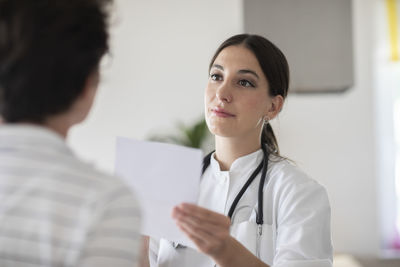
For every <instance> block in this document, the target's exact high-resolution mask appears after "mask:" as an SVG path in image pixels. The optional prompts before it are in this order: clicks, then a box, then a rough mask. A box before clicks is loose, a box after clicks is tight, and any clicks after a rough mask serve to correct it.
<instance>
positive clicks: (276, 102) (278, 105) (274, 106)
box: [267, 95, 284, 120]
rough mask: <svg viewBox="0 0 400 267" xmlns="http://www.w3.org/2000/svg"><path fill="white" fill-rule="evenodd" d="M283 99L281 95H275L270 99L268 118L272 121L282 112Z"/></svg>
mask: <svg viewBox="0 0 400 267" xmlns="http://www.w3.org/2000/svg"><path fill="white" fill-rule="evenodd" d="M283 102H284V99H283V97H282V96H281V95H277V96H274V97H272V98H271V107H270V109H269V110H268V115H267V116H268V118H270V120H272V119H273V118H275V117H276V116H277V115H278V114H279V112H280V111H281V110H282V107H283Z"/></svg>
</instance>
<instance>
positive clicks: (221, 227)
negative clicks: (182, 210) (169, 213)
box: [176, 214, 229, 235]
mask: <svg viewBox="0 0 400 267" xmlns="http://www.w3.org/2000/svg"><path fill="white" fill-rule="evenodd" d="M176 220H177V222H181V223H186V224H187V225H188V226H190V227H192V228H194V229H199V230H202V231H204V232H207V233H208V234H210V235H215V234H217V233H221V232H222V233H224V234H229V225H225V224H215V223H210V222H207V221H203V220H200V219H198V218H196V217H193V216H190V215H183V214H181V215H177V216H176Z"/></svg>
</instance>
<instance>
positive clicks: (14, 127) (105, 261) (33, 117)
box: [0, 0, 140, 267]
mask: <svg viewBox="0 0 400 267" xmlns="http://www.w3.org/2000/svg"><path fill="white" fill-rule="evenodd" d="M111 2H112V1H111V0H0V117H2V121H3V122H2V123H1V125H0V266H3V267H4V266H96V267H101V266H136V264H137V261H138V260H137V259H138V254H139V243H140V235H139V217H140V216H139V208H138V204H137V201H136V198H135V196H134V195H133V194H132V192H131V191H130V189H129V188H128V187H127V186H126V185H124V184H123V183H122V182H121V181H120V180H119V179H117V178H115V177H112V176H108V175H105V174H103V173H100V172H98V171H96V170H95V169H94V168H93V167H92V166H90V165H88V164H86V163H83V162H82V161H80V160H79V159H77V158H76V157H75V156H74V154H73V152H72V151H71V150H70V149H69V148H68V146H67V145H66V143H65V139H66V137H67V135H68V132H69V129H70V128H71V127H72V126H73V125H75V124H78V123H80V122H82V121H83V120H84V119H85V118H86V116H87V114H88V113H89V111H90V108H91V106H92V103H93V100H94V98H95V95H96V92H97V87H98V83H99V62H100V60H101V58H102V57H103V55H104V54H106V53H107V52H108V48H109V47H108V39H109V34H108V20H109V19H108V9H109V7H110V4H111Z"/></svg>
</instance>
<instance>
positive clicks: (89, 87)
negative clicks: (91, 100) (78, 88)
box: [81, 69, 100, 98]
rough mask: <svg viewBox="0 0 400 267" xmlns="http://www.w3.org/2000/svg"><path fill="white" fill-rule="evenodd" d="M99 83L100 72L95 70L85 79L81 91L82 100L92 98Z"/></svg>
mask: <svg viewBox="0 0 400 267" xmlns="http://www.w3.org/2000/svg"><path fill="white" fill-rule="evenodd" d="M99 82H100V72H99V70H98V69H96V70H94V71H93V72H92V73H91V74H90V75H89V76H88V77H87V78H86V82H85V86H84V88H83V90H82V94H81V96H82V97H83V98H84V97H87V96H90V97H93V95H94V94H95V93H96V91H97V87H98V86H99Z"/></svg>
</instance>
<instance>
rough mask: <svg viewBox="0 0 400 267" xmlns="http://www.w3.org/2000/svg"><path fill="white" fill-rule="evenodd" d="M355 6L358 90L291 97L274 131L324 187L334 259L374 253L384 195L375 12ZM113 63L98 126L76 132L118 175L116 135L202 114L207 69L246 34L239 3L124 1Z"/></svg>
mask: <svg viewBox="0 0 400 267" xmlns="http://www.w3.org/2000/svg"><path fill="white" fill-rule="evenodd" d="M375 1H377V0H354V12H353V13H354V48H355V75H356V77H355V80H356V83H355V87H354V88H352V89H351V90H349V91H348V92H346V93H344V94H340V95H320V96H310V95H304V96H297V95H291V96H290V97H289V99H288V101H287V104H286V107H285V109H284V111H283V112H282V113H281V115H280V117H279V120H278V121H276V122H275V129H276V131H277V132H278V136H279V137H278V138H279V141H280V145H281V150H282V152H283V154H285V155H287V156H288V157H290V158H291V159H293V160H295V161H296V162H297V163H298V164H299V165H300V166H301V167H302V168H303V169H305V170H306V171H307V172H308V173H309V174H310V175H311V176H312V177H313V178H315V179H317V180H318V181H320V182H321V183H322V184H324V185H325V186H326V187H327V189H328V193H329V196H330V199H331V204H332V227H333V240H334V246H335V249H336V251H338V252H352V253H356V254H363V255H365V254H376V253H377V251H378V246H379V244H378V242H379V238H378V225H377V216H378V215H377V214H378V213H377V204H376V198H377V190H376V184H377V181H376V178H375V177H376V175H375V165H376V164H375V161H374V135H373V133H374V130H373V129H374V118H373V114H374V113H373V99H372V96H373V88H372V84H373V81H372V72H371V58H372V49H373V47H372V43H373V23H372V22H373V20H372V19H371V18H372V17H373V12H372V11H373V5H374V2H375ZM117 3H118V6H117V16H116V20H117V21H116V22H115V25H114V26H113V61H112V64H111V66H110V67H108V68H106V69H105V70H104V74H105V75H104V81H103V85H102V86H101V88H100V92H99V95H98V98H97V101H96V104H95V106H94V110H93V112H92V113H91V115H90V118H89V119H88V120H87V121H86V122H85V123H84V124H83V125H81V126H77V127H76V128H75V129H74V130H73V131H72V133H71V136H70V138H69V141H70V143H71V145H72V146H73V148H74V149H75V150H76V151H77V153H78V154H79V155H81V156H83V157H84V158H88V159H92V160H94V161H96V162H97V163H98V164H99V165H100V167H101V168H103V169H106V170H112V166H113V159H114V140H115V136H117V135H123V136H131V137H135V138H139V139H142V138H146V137H147V136H148V135H149V134H151V133H155V132H157V131H159V130H161V131H164V130H166V131H168V132H169V131H170V130H171V129H173V127H174V126H175V123H176V122H177V121H184V122H189V121H190V120H193V119H197V118H199V116H201V114H202V110H203V88H204V86H205V84H206V80H207V66H208V62H209V60H210V58H211V56H212V53H213V52H214V50H215V49H216V47H217V46H218V45H219V43H220V42H221V41H222V40H224V39H226V38H227V37H229V36H230V35H232V34H235V33H239V32H242V28H243V26H242V12H241V7H242V3H241V1H240V0H219V1H215V0H214V1H212V0H203V1H200V0H199V1H184V0H169V1H156V0H148V1H139V0H137V1H134V0H119V1H117Z"/></svg>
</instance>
